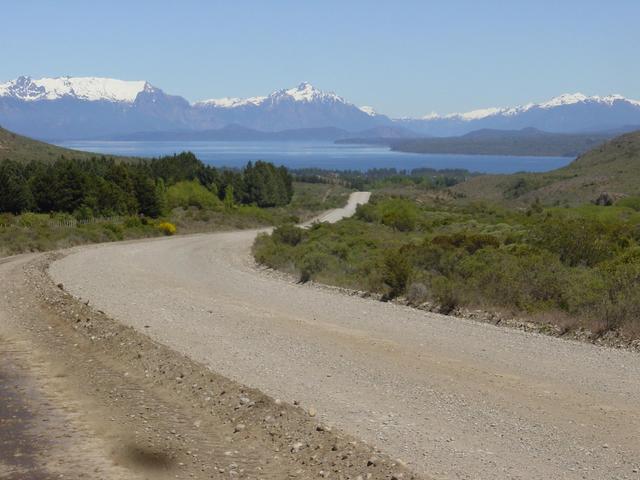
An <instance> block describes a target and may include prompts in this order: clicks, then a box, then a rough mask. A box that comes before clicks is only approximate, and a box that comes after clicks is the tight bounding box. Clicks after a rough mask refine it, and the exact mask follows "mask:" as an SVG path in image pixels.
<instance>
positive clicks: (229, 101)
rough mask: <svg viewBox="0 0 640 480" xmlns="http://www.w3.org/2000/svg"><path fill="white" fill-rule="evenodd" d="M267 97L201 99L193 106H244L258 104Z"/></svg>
mask: <svg viewBox="0 0 640 480" xmlns="http://www.w3.org/2000/svg"><path fill="white" fill-rule="evenodd" d="M266 98H267V97H249V98H237V97H223V98H212V99H209V100H202V101H200V102H196V103H194V106H196V107H197V106H205V107H206V106H210V107H218V108H237V107H246V106H247V105H256V106H257V105H260V104H261V103H262V102H264V101H265V100H266Z"/></svg>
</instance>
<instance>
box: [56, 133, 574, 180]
mask: <svg viewBox="0 0 640 480" xmlns="http://www.w3.org/2000/svg"><path fill="white" fill-rule="evenodd" d="M58 145H60V146H64V147H67V148H74V149H78V150H87V151H91V152H97V153H105V154H112V155H130V156H139V157H158V156H162V155H171V154H173V153H179V152H183V151H185V150H189V151H191V152H193V153H195V154H196V156H197V157H198V158H199V159H200V160H202V161H203V162H205V163H208V164H210V165H214V166H226V167H242V166H244V165H245V164H246V163H247V162H249V161H255V160H266V161H269V162H273V163H275V164H277V165H285V166H287V167H289V168H306V167H315V168H325V169H331V170H334V169H335V170H367V169H370V168H397V169H398V170H411V169H414V168H421V167H430V168H436V169H443V168H464V169H467V170H470V171H476V172H483V173H513V172H519V171H528V172H543V171H548V170H553V169H555V168H559V167H563V166H565V165H567V164H568V163H569V162H571V161H572V160H573V159H572V158H568V157H516V156H500V155H457V154H450V155H444V154H417V153H402V152H392V151H390V150H389V149H388V148H387V147H381V146H370V145H336V144H333V143H329V142H157V141H156V142H107V141H74V142H63V143H59V144H58Z"/></svg>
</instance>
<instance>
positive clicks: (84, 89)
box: [0, 77, 153, 103]
mask: <svg viewBox="0 0 640 480" xmlns="http://www.w3.org/2000/svg"><path fill="white" fill-rule="evenodd" d="M152 89H153V87H152V86H151V85H149V83H147V82H145V81H124V80H116V79H113V78H98V77H58V78H40V79H37V80H33V79H32V78H30V77H18V78H16V79H15V80H12V81H10V82H7V83H3V84H0V97H12V98H15V99H19V100H25V101H29V102H34V101H38V100H58V99H61V98H64V97H72V98H76V99H78V100H87V101H107V102H125V103H133V102H134V101H135V99H136V97H137V96H138V94H139V93H141V92H143V91H145V90H148V91H150V90H152Z"/></svg>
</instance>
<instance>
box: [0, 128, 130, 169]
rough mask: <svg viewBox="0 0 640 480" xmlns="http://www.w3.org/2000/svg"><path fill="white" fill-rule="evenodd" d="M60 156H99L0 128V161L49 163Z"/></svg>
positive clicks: (80, 158)
mask: <svg viewBox="0 0 640 480" xmlns="http://www.w3.org/2000/svg"><path fill="white" fill-rule="evenodd" d="M61 156H64V157H66V158H74V159H78V160H88V159H90V158H92V157H97V156H100V155H99V154H96V153H90V152H81V151H79V150H70V149H68V148H62V147H56V146H55V145H51V144H49V143H44V142H40V141H38V140H33V139H31V138H28V137H23V136H22V135H18V134H17V133H13V132H10V131H8V130H5V129H4V128H2V127H0V161H2V160H7V159H10V160H14V161H16V162H20V163H29V162H32V161H39V162H45V163H51V162H54V161H55V160H57V159H58V158H60V157H61ZM110 157H111V155H110ZM118 158H120V159H122V160H128V161H131V160H133V159H132V158H126V157H118Z"/></svg>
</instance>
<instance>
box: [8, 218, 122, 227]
mask: <svg viewBox="0 0 640 480" xmlns="http://www.w3.org/2000/svg"><path fill="white" fill-rule="evenodd" d="M126 218H127V217H120V216H113V217H94V218H83V219H81V220H76V219H75V218H61V219H54V218H51V219H47V220H45V221H44V222H43V221H42V220H40V219H38V220H35V221H33V222H31V221H23V220H22V219H18V220H17V221H15V222H12V223H6V224H4V223H0V228H9V227H18V228H25V229H26V228H31V227H32V226H37V225H42V224H43V223H45V222H46V223H45V224H46V225H47V226H48V227H50V228H76V227H77V226H79V225H93V224H98V223H113V224H116V225H121V224H122V223H124V221H125V219H126Z"/></svg>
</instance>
